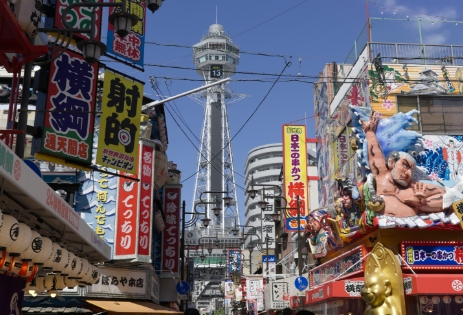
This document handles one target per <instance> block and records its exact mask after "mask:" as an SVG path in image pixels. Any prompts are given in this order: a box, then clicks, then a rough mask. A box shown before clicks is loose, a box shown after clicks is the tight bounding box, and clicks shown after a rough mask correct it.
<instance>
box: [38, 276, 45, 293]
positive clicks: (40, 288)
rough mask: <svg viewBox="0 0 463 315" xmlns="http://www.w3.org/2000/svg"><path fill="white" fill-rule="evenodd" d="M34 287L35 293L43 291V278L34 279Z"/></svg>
mask: <svg viewBox="0 0 463 315" xmlns="http://www.w3.org/2000/svg"><path fill="white" fill-rule="evenodd" d="M35 286H36V289H35V293H37V294H39V293H42V292H43V291H45V290H46V289H45V276H37V278H35Z"/></svg>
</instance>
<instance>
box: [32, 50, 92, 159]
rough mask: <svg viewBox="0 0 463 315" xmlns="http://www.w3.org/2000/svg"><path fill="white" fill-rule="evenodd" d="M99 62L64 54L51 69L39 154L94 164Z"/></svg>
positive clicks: (76, 55) (77, 55) (73, 54)
mask: <svg viewBox="0 0 463 315" xmlns="http://www.w3.org/2000/svg"><path fill="white" fill-rule="evenodd" d="M97 78H98V63H95V64H93V65H89V64H88V63H87V62H85V61H84V60H83V58H82V56H81V55H79V54H76V53H74V52H72V51H69V50H68V51H66V52H64V53H63V54H62V55H61V56H60V57H58V58H57V59H56V60H54V61H53V62H52V63H51V66H50V79H49V83H48V95H47V104H46V112H45V119H44V124H43V134H42V138H43V140H42V146H41V149H40V152H41V153H43V154H45V155H51V156H55V157H58V158H62V159H65V160H72V161H75V162H77V163H81V164H91V161H92V145H93V122H94V112H95V104H96V84H97Z"/></svg>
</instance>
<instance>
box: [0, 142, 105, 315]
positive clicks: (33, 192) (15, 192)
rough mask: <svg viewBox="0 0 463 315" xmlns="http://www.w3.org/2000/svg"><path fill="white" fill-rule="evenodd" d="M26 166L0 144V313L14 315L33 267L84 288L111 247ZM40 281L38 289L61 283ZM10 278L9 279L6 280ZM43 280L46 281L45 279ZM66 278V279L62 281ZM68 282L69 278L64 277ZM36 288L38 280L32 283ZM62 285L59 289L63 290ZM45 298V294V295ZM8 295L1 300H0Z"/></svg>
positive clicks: (32, 277)
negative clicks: (60, 273) (67, 275)
mask: <svg viewBox="0 0 463 315" xmlns="http://www.w3.org/2000/svg"><path fill="white" fill-rule="evenodd" d="M34 166H35V165H28V164H26V163H25V162H24V161H23V160H22V159H20V158H19V157H18V156H17V155H15V154H14V152H13V151H12V150H11V149H10V148H9V147H7V146H6V145H5V143H4V142H3V141H0V186H1V189H0V205H1V207H0V227H1V228H0V270H1V272H0V273H2V277H3V279H2V281H0V289H1V290H2V292H3V293H2V296H3V297H4V298H3V299H2V300H1V301H0V313H1V314H3V313H5V314H10V313H14V312H16V313H14V314H20V312H21V308H22V300H23V296H24V291H22V289H23V288H24V287H25V286H26V282H27V281H31V280H32V279H34V278H36V279H37V278H39V277H36V275H37V273H38V272H40V269H39V266H44V267H47V268H48V267H49V268H50V269H49V270H51V269H53V270H56V271H62V272H63V274H70V273H74V274H75V278H74V279H73V280H72V281H69V283H72V286H76V285H77V284H79V285H82V286H86V285H88V284H90V283H92V282H93V281H94V280H96V278H95V279H93V277H94V276H95V277H97V275H98V268H97V267H96V266H95V264H97V263H103V262H106V261H109V260H110V259H111V248H110V247H109V245H108V244H106V242H105V241H104V240H102V239H101V238H100V237H99V236H98V235H97V234H96V233H95V232H94V231H92V228H91V227H90V226H89V225H88V224H87V223H85V222H84V221H83V220H82V219H81V218H80V216H79V215H78V214H77V213H76V212H75V211H74V210H73V209H72V207H71V206H70V205H69V204H68V203H67V202H66V201H65V200H64V199H63V198H62V197H61V196H60V195H58V194H57V193H56V192H55V191H54V190H53V189H52V188H51V187H50V186H49V185H47V184H46V183H45V182H44V181H43V179H42V178H41V177H40V171H39V170H38V168H36V169H35V170H33V167H34ZM53 277H54V276H50V277H48V278H47V279H46V276H45V274H43V275H42V276H41V277H40V280H41V284H42V286H40V288H41V291H40V292H42V291H44V290H48V291H53V290H57V289H58V286H62V285H63V281H61V280H64V277H57V278H56V279H58V278H59V280H60V281H59V282H55V281H56V279H55V280H52V279H51V278H53ZM9 278H11V279H9ZM45 279H46V280H47V281H45ZM10 280H11V281H12V282H13V283H10V282H11V281H10ZM66 280H68V279H66ZM69 280H71V279H70V278H69ZM37 285H39V281H38V280H37ZM65 286H66V285H64V287H65ZM50 294H51V293H50ZM7 296H10V297H11V299H10V300H7V299H6V298H5V297H7Z"/></svg>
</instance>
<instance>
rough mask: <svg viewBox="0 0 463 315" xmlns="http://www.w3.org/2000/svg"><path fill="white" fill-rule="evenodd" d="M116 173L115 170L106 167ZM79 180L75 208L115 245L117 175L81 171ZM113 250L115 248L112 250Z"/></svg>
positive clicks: (94, 143) (95, 139)
mask: <svg viewBox="0 0 463 315" xmlns="http://www.w3.org/2000/svg"><path fill="white" fill-rule="evenodd" d="M98 126H99V118H96V119H95V133H94V138H93V151H94V152H93V161H92V163H95V155H96V147H97V144H98V130H99V128H98ZM106 170H107V171H109V172H112V173H116V171H115V170H112V169H106ZM77 180H78V182H80V183H81V184H82V186H81V187H80V189H79V191H78V192H77V194H76V199H75V207H74V208H75V210H76V211H77V212H80V216H81V218H82V219H83V220H84V221H85V222H86V223H87V224H88V225H90V227H91V228H92V230H94V231H95V232H96V234H97V235H99V236H100V237H101V238H102V239H104V240H105V241H106V243H108V244H109V245H110V246H111V249H112V248H113V247H114V222H115V215H116V197H117V177H116V176H114V175H109V174H103V173H99V172H92V173H89V172H83V171H81V172H80V173H79V177H78V179H77ZM111 252H113V250H111Z"/></svg>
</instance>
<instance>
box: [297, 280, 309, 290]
mask: <svg viewBox="0 0 463 315" xmlns="http://www.w3.org/2000/svg"><path fill="white" fill-rule="evenodd" d="M294 286H295V287H296V289H298V290H299V291H304V290H305V289H307V287H308V286H309V280H307V278H306V277H303V276H299V277H297V278H296V279H295V280H294Z"/></svg>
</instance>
